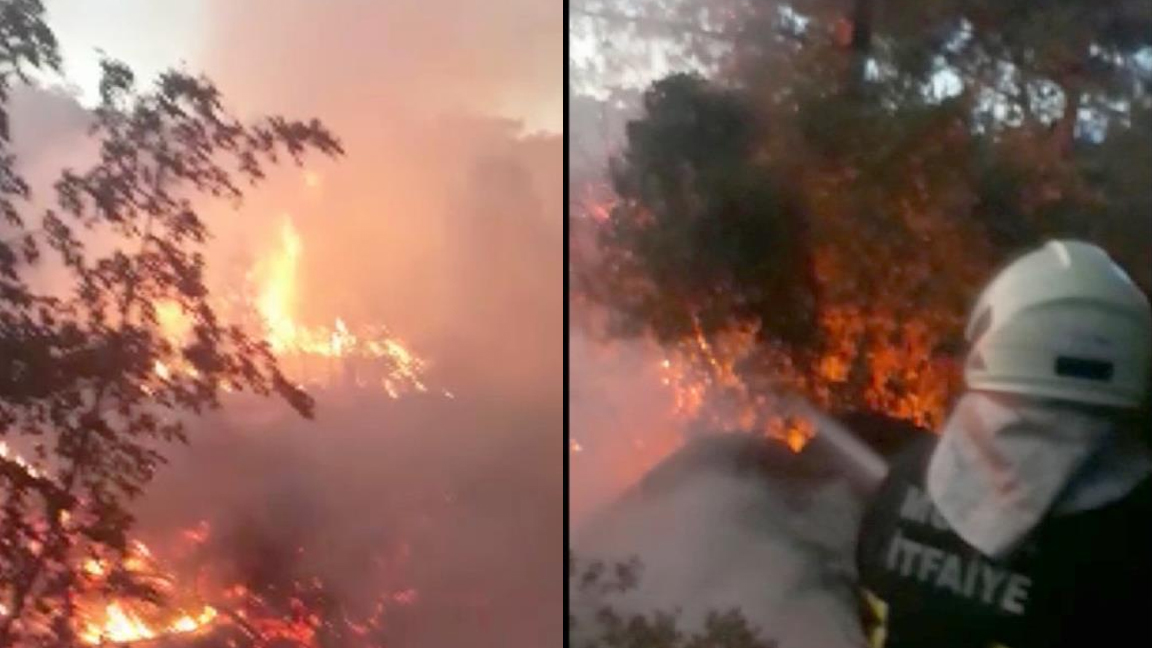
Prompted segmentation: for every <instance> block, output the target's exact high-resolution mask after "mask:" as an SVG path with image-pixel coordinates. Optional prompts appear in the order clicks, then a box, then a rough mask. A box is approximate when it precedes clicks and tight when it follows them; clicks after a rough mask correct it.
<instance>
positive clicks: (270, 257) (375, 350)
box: [155, 218, 453, 399]
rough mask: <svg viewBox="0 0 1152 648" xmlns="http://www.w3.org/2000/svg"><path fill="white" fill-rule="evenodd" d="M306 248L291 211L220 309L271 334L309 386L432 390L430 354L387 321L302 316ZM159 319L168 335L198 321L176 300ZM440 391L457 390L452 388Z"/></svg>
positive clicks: (178, 336)
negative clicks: (415, 348)
mask: <svg viewBox="0 0 1152 648" xmlns="http://www.w3.org/2000/svg"><path fill="white" fill-rule="evenodd" d="M303 252H304V244H303V241H302V240H301V238H300V235H299V233H298V232H297V230H296V228H295V226H294V225H293V223H292V221H291V220H290V219H288V218H285V219H284V221H283V222H282V224H281V226H280V228H279V231H278V236H277V238H276V245H275V246H274V247H273V249H272V250H271V251H270V252H268V253H267V254H266V255H264V256H263V257H261V258H260V259H258V260H257V261H256V263H255V264H254V266H253V267H252V268H251V269H250V270H249V272H248V273H247V275H246V276H245V277H244V282H245V285H244V289H243V290H242V291H241V293H240V297H239V299H236V298H235V297H233V298H231V299H225V300H222V302H223V303H222V307H221V309H220V310H221V312H222V313H224V314H225V316H226V317H227V318H228V319H230V320H231V321H234V322H237V323H240V324H242V325H244V326H246V327H247V328H249V329H252V330H253V332H254V333H255V335H256V336H258V338H259V339H263V340H264V341H265V342H267V344H268V346H269V348H270V349H271V351H272V353H274V354H275V355H276V356H277V357H278V358H279V360H280V363H281V366H282V367H283V368H284V370H285V372H286V374H287V375H288V376H289V377H290V378H292V379H293V380H295V381H297V382H298V383H300V384H302V385H304V386H305V387H313V388H316V387H319V388H324V387H332V386H335V385H336V384H337V383H339V384H341V385H345V386H355V387H359V388H372V389H380V390H382V391H384V393H386V394H387V395H388V396H389V397H390V398H393V399H397V398H400V397H402V396H404V395H407V394H412V393H427V392H428V391H429V389H428V386H427V384H426V383H425V372H426V370H427V367H428V363H427V361H426V360H424V359H423V358H421V357H419V356H417V355H416V354H415V353H413V352H412V351H411V350H410V349H409V348H408V347H407V346H406V345H405V344H404V342H403V341H401V340H400V339H399V338H397V337H395V336H394V335H393V334H392V333H391V332H390V331H389V330H388V329H387V328H386V327H384V326H380V325H369V326H362V327H359V328H356V329H353V328H352V327H350V326H349V325H348V324H347V323H346V322H345V321H344V320H343V319H342V318H339V317H338V318H336V320H335V322H334V324H333V325H332V326H317V325H308V324H305V323H303V322H302V321H301V319H300V316H299V308H300V304H301V301H302V299H301V294H300V283H299V282H300V277H299V272H300V270H299V268H300V261H301V257H302V255H303ZM156 319H157V323H158V324H159V326H160V327H161V328H162V329H163V330H164V332H165V335H166V337H167V338H168V339H169V340H171V341H173V342H176V343H179V342H180V341H183V340H186V339H187V338H188V335H189V333H190V331H191V330H192V322H191V321H189V319H188V318H187V317H186V316H185V315H184V313H183V312H182V311H181V309H180V307H179V306H178V305H177V304H175V303H172V302H163V303H160V304H158V305H157V306H156ZM189 370H190V369H189ZM172 371H173V367H172V366H169V364H166V363H163V362H157V363H156V366H155V373H156V375H157V376H158V377H159V378H161V379H167V378H169V377H170V375H171V372H172ZM225 389H227V386H225ZM440 393H441V394H442V395H443V396H445V397H448V398H451V397H453V396H452V394H451V392H449V391H447V390H441V391H440Z"/></svg>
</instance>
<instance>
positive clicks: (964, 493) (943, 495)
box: [927, 392, 1152, 558]
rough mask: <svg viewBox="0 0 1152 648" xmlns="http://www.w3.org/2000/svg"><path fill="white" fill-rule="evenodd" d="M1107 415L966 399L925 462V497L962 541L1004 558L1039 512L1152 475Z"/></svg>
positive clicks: (1017, 401)
mask: <svg viewBox="0 0 1152 648" xmlns="http://www.w3.org/2000/svg"><path fill="white" fill-rule="evenodd" d="M1128 436H1129V435H1123V434H1116V433H1115V424H1114V423H1113V422H1112V421H1111V420H1110V419H1108V418H1106V417H1103V416H1101V415H1099V414H1093V413H1089V412H1085V411H1083V410H1078V409H1075V408H1072V407H1068V406H1061V405H1056V404H1053V403H1051V402H1045V401H1036V400H1030V399H1027V398H1024V397H1019V396H1008V395H1001V394H989V393H984V392H969V393H967V394H965V395H964V396H963V397H962V398H961V400H960V402H959V403H957V405H956V408H955V409H954V410H953V411H952V414H951V416H949V418H948V420H947V422H945V424H944V430H943V431H942V433H941V435H940V442H939V443H938V445H937V447H936V450H935V452H934V453H933V455H932V457H931V459H930V460H929V463H928V474H927V490H928V493H929V495H930V496H931V498H932V501H933V503H934V504H935V505H936V508H937V509H938V510H939V512H940V515H941V516H943V517H944V519H945V520H947V521H948V523H949V525H951V527H952V529H953V530H954V531H955V532H956V533H957V534H958V535H959V536H960V537H961V538H963V539H964V540H965V541H966V542H967V543H968V544H970V545H972V546H973V547H975V548H977V549H979V550H980V551H981V552H983V553H984V554H985V555H988V556H990V557H994V558H998V557H1003V556H1005V555H1006V554H1008V553H1010V552H1011V551H1012V550H1013V549H1015V548H1016V547H1017V546H1018V544H1019V543H1020V541H1021V540H1023V539H1024V537H1025V536H1026V535H1027V534H1028V532H1030V531H1031V530H1032V529H1033V528H1034V527H1035V526H1036V524H1037V523H1039V522H1040V520H1042V519H1043V518H1044V516H1045V515H1047V514H1048V513H1049V511H1052V510H1054V509H1055V511H1056V512H1057V513H1066V512H1072V511H1076V510H1085V509H1088V508H1094V507H1096V506H1100V505H1102V504H1105V503H1108V502H1110V501H1113V500H1115V499H1117V498H1119V497H1123V496H1124V495H1126V494H1127V493H1128V492H1129V491H1131V489H1132V488H1133V487H1135V486H1136V484H1137V483H1139V482H1140V481H1141V480H1143V479H1144V478H1145V477H1147V476H1148V475H1149V474H1150V472H1152V461H1149V458H1148V456H1147V455H1146V454H1145V453H1144V452H1142V451H1141V450H1140V448H1139V447H1138V446H1139V444H1138V442H1137V441H1136V440H1135V439H1131V441H1129V440H1128Z"/></svg>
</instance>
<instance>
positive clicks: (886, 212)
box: [575, 0, 1152, 425]
mask: <svg viewBox="0 0 1152 648" xmlns="http://www.w3.org/2000/svg"><path fill="white" fill-rule="evenodd" d="M718 6H723V11H720V12H717V11H713V10H715V9H717V7H718ZM697 10H698V11H697ZM606 11H607V9H603V8H599V9H596V8H589V9H588V10H587V11H585V12H584V15H585V16H586V17H587V18H588V22H586V28H587V29H589V30H591V31H592V32H593V33H595V34H599V36H600V37H601V38H602V39H609V38H611V37H612V34H613V33H614V32H613V31H612V30H613V29H614V25H618V24H620V23H621V21H623V22H624V23H626V24H629V25H637V24H640V25H644V24H650V25H651V23H648V22H646V21H650V20H653V18H652V17H653V16H660V15H663V16H672V15H675V16H685V17H691V19H692V20H695V21H697V22H696V23H695V24H697V25H699V26H701V28H706V29H707V30H708V31H709V32H711V34H712V40H713V41H714V43H719V44H716V45H714V46H712V47H710V48H708V49H707V52H708V53H709V55H710V58H708V59H707V60H705V58H704V57H702V56H700V57H697V59H696V61H697V62H698V63H699V64H698V65H696V66H695V67H696V71H695V72H690V73H683V72H675V73H671V74H668V75H666V76H665V77H664V78H661V79H659V80H658V81H656V82H655V83H653V84H651V86H649V87H648V88H647V90H646V92H645V94H644V96H643V100H642V102H641V105H640V115H639V117H638V118H636V119H635V120H633V121H632V122H631V123H629V125H628V126H627V128H626V133H625V137H624V139H623V141H622V142H621V151H620V153H619V154H618V155H616V156H614V159H613V162H612V164H611V170H610V173H609V178H610V182H611V186H612V187H613V189H614V193H615V196H614V200H613V202H612V203H611V205H612V208H611V210H610V213H609V214H608V216H607V218H603V219H600V220H598V221H597V223H598V224H597V225H596V227H595V230H596V240H597V245H596V247H597V254H596V255H594V257H592V258H593V259H594V260H593V261H590V262H588V263H585V264H583V265H582V266H581V267H579V268H577V269H576V282H575V286H576V288H577V290H578V291H580V293H581V296H582V297H586V298H588V299H589V300H591V301H592V302H594V303H598V304H601V305H603V306H606V307H607V310H608V311H609V312H610V313H611V318H610V319H611V325H612V326H611V327H610V330H611V332H612V333H613V334H615V335H624V336H629V335H652V336H654V337H655V338H656V339H658V340H660V341H662V342H664V343H665V344H669V345H671V344H676V343H677V342H678V341H685V340H691V339H694V338H698V337H702V338H703V339H704V340H707V341H715V340H718V339H721V338H723V337H724V336H725V335H728V334H730V333H732V332H733V331H740V330H753V331H755V333H756V338H755V339H756V342H755V346H754V349H752V350H751V351H750V352H749V353H748V357H747V358H746V359H745V362H744V363H743V364H742V366H741V371H742V372H743V373H744V376H745V377H747V378H749V379H751V378H753V377H759V378H763V377H769V378H771V380H772V381H773V384H775V385H777V386H780V384H781V383H783V385H784V386H786V387H787V388H788V389H793V390H796V391H798V392H799V393H801V394H803V395H805V396H807V397H809V398H810V399H812V400H814V401H816V402H817V403H818V404H820V405H823V406H825V407H828V408H830V409H832V410H833V411H838V412H843V411H846V410H854V411H855V410H866V411H877V412H883V413H886V414H890V415H893V416H897V417H900V418H906V419H909V420H912V421H914V422H917V423H920V424H925V425H932V424H934V423H936V422H938V420H939V419H940V417H941V416H942V415H943V412H944V409H945V408H946V404H947V402H948V401H949V399H950V398H951V396H952V395H953V394H954V392H955V390H956V388H957V379H958V371H957V363H956V355H957V351H958V350H959V348H960V342H961V341H962V340H961V338H960V334H961V331H962V324H963V318H964V316H965V315H966V309H967V308H968V306H969V304H970V302H971V300H972V299H973V298H974V296H975V291H976V290H978V289H979V287H980V286H981V284H982V282H983V281H984V280H986V278H987V277H988V275H989V274H990V273H991V272H992V271H994V269H995V268H996V267H997V266H998V265H999V264H1001V263H1003V262H1005V260H1006V259H1008V258H1009V257H1010V256H1011V255H1013V254H1016V253H1017V252H1019V251H1021V250H1022V248H1025V247H1027V246H1030V245H1034V244H1036V243H1038V242H1040V241H1042V240H1044V239H1046V238H1050V237H1058V236H1074V237H1079V238H1084V239H1088V240H1092V241H1095V242H1097V243H1099V244H1101V245H1103V246H1104V247H1105V248H1107V249H1108V250H1109V251H1110V252H1111V253H1112V254H1113V255H1114V256H1115V257H1116V258H1117V259H1118V260H1119V261H1120V262H1121V263H1122V264H1124V265H1125V266H1126V267H1127V268H1128V269H1129V271H1130V272H1131V273H1132V274H1133V276H1134V278H1135V279H1136V280H1137V282H1138V283H1140V284H1142V286H1143V287H1144V288H1145V289H1147V288H1148V287H1149V286H1150V285H1152V237H1150V236H1149V234H1152V232H1150V229H1152V211H1150V210H1149V207H1152V206H1150V205H1149V197H1150V196H1149V192H1148V191H1147V189H1146V188H1145V187H1144V184H1143V183H1144V180H1143V179H1144V178H1146V177H1148V173H1149V171H1152V168H1150V159H1149V158H1150V155H1152V118H1150V116H1152V98H1150V95H1149V84H1150V82H1152V4H1150V3H1148V2H1146V1H1143V2H1140V1H1116V2H1103V3H1096V2H1085V1H1079V0H1076V1H1074V0H1053V1H1051V2H1007V3H1005V2H955V1H947V0H945V1H943V2H930V3H923V2H904V1H901V0H887V1H882V0H851V1H848V0H844V1H831V0H803V1H797V2H791V3H783V4H780V3H760V2H734V3H709V2H700V1H697V0H633V1H632V2H630V3H627V4H626V5H625V7H624V8H623V9H619V10H617V15H614V16H612V20H609V19H608V17H600V19H599V20H598V21H597V20H596V19H595V18H596V17H595V16H594V14H596V13H598V12H599V13H604V12H606ZM577 12H578V13H579V9H578V10H577ZM621 12H622V13H624V14H626V16H622V15H619V14H620V13H621ZM624 18H627V20H624ZM685 19H688V18H685ZM698 35H699V34H697V36H698ZM636 38H639V36H636ZM693 38H695V37H694V36H692V35H691V34H689V33H687V32H686V33H685V34H684V35H683V36H681V37H677V36H675V35H673V34H672V32H670V31H662V32H659V39H656V37H653V39H654V40H651V41H649V43H650V44H652V46H653V47H677V46H678V47H685V48H688V47H695V45H698V43H696V41H694V40H693ZM660 39H662V40H660ZM657 40H660V42H657ZM669 43H671V45H669ZM696 51H701V50H700V49H699V48H698V47H697V48H696ZM640 63H642V61H640ZM640 63H637V64H640ZM577 216H578V215H577Z"/></svg>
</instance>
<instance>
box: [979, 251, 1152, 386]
mask: <svg viewBox="0 0 1152 648" xmlns="http://www.w3.org/2000/svg"><path fill="white" fill-rule="evenodd" d="M965 337H966V338H967V340H968V343H969V352H968V358H967V360H966V362H965V367H964V380H965V382H966V383H967V385H968V387H969V388H970V389H980V390H986V391H993V392H1007V393H1013V394H1022V395H1026V396H1034V397H1038V398H1051V399H1058V400H1063V401H1071V402H1075V403H1085V404H1091V405H1104V406H1110V407H1122V408H1136V407H1139V406H1140V405H1141V403H1142V401H1143V399H1144V397H1145V396H1146V395H1147V389H1148V380H1149V375H1148V373H1149V367H1150V366H1152V309H1150V308H1149V304H1148V298H1147V297H1146V296H1145V295H1144V293H1143V292H1141V291H1140V289H1139V288H1137V287H1136V285H1135V284H1134V283H1132V280H1131V279H1130V278H1129V277H1128V275H1127V274H1125V272H1124V271H1123V270H1121V269H1120V267H1119V266H1117V265H1116V264H1115V263H1114V262H1113V261H1112V259H1111V258H1109V256H1108V254H1107V253H1106V252H1104V250H1101V249H1100V248H1098V247H1096V246H1095V245H1090V244H1088V243H1083V242H1080V241H1050V242H1049V243H1047V244H1046V245H1044V246H1043V247H1041V248H1040V249H1038V250H1035V251H1033V252H1030V253H1028V254H1025V255H1024V256H1022V257H1020V258H1019V259H1017V260H1016V261H1014V262H1012V263H1011V264H1010V265H1008V267H1007V268H1005V269H1004V270H1002V271H1001V272H1000V273H999V274H998V275H997V276H996V278H995V279H993V280H992V282H991V283H990V284H989V285H988V286H987V287H986V288H985V289H984V292H983V293H982V294H981V295H980V299H979V300H977V302H976V307H975V308H974V309H973V310H972V315H971V317H970V318H969V320H968V327H967V329H966V330H965Z"/></svg>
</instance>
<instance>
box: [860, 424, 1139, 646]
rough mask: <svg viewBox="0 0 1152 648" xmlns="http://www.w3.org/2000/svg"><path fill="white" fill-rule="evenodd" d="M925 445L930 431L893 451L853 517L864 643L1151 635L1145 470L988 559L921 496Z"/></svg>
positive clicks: (1031, 642) (1028, 642) (1070, 642)
mask: <svg viewBox="0 0 1152 648" xmlns="http://www.w3.org/2000/svg"><path fill="white" fill-rule="evenodd" d="M934 447H935V437H929V438H926V439H923V440H918V441H917V442H915V443H914V444H913V447H911V448H909V449H908V450H907V451H905V452H904V453H902V454H901V455H899V456H897V458H896V459H895V461H894V462H893V465H892V468H891V471H890V472H889V475H888V478H887V479H886V480H885V482H884V484H883V485H882V486H881V487H880V490H879V492H878V493H877V494H876V496H875V499H874V500H873V503H872V506H871V507H870V509H869V510H868V512H867V513H866V515H865V517H864V520H863V523H862V527H861V531H860V538H859V543H858V546H857V556H856V561H857V567H858V569H859V573H860V585H861V599H862V605H861V611H862V616H863V619H864V624H865V630H866V632H867V633H868V636H869V639H870V642H871V646H872V647H873V648H879V647H881V646H883V647H885V648H1063V647H1072V646H1077V647H1081V646H1084V647H1087V646H1097V645H1099V646H1103V645H1112V644H1114V643H1116V641H1117V640H1118V639H1119V637H1120V636H1123V637H1124V640H1123V641H1119V643H1120V645H1152V480H1145V481H1144V482H1143V483H1141V484H1140V485H1139V486H1138V487H1137V488H1136V489H1135V490H1133V491H1132V493H1130V494H1129V495H1128V496H1127V497H1125V498H1123V499H1122V500H1119V501H1117V502H1114V503H1112V504H1109V505H1106V506H1103V507H1101V508H1099V509H1095V510H1091V511H1086V512H1082V513H1075V514H1070V515H1063V516H1050V517H1049V518H1048V519H1046V520H1045V521H1043V522H1041V524H1040V525H1039V526H1038V527H1037V528H1036V529H1035V530H1034V531H1033V532H1032V534H1031V535H1030V537H1029V538H1028V540H1026V541H1025V543H1024V544H1023V545H1022V546H1021V548H1020V549H1018V550H1017V551H1016V552H1015V553H1014V554H1013V555H1012V556H1011V557H1010V558H1008V559H1006V560H1001V561H996V560H991V559H989V558H987V557H985V556H983V555H981V554H980V552H978V551H977V550H976V549H974V548H972V547H971V546H969V545H968V544H967V543H965V542H964V541H963V540H962V539H960V537H959V536H957V535H956V534H955V533H954V532H952V531H951V530H950V529H949V527H948V525H947V524H946V523H945V522H944V520H943V519H942V518H941V517H940V515H939V513H937V512H936V510H935V508H934V507H933V506H932V504H931V501H930V499H929V497H928V495H927V492H926V490H925V488H924V475H925V472H926V468H927V463H928V458H929V457H930V456H931V453H932V449H933V448H934ZM1144 615H1148V617H1144ZM1114 633H1119V634H1118V636H1117V640H1113V639H1112V638H1111V637H1112V636H1113V634H1114ZM1131 634H1135V635H1136V637H1138V638H1132V639H1129V638H1128V637H1129V635H1131Z"/></svg>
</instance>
